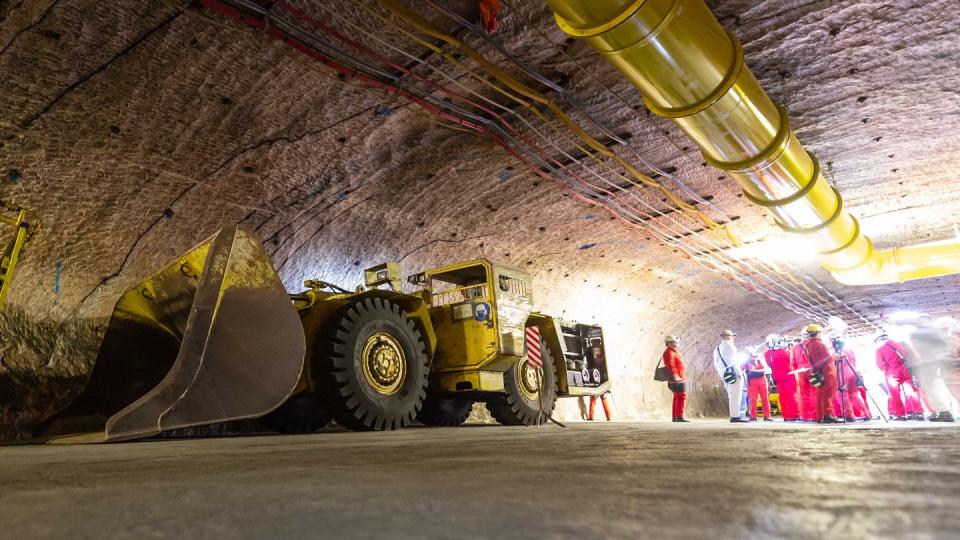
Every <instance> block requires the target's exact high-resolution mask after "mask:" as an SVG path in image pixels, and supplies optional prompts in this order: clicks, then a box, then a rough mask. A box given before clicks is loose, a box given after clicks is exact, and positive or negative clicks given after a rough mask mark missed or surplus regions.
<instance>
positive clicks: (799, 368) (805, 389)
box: [791, 328, 817, 422]
mask: <svg viewBox="0 0 960 540" xmlns="http://www.w3.org/2000/svg"><path fill="white" fill-rule="evenodd" d="M800 338H801V340H800V343H797V344H796V345H794V346H793V350H792V351H791V354H792V356H793V365H794V368H793V369H794V371H796V376H797V390H798V396H797V397H798V399H797V401H798V402H799V404H800V418H801V419H802V421H804V422H816V421H817V393H816V388H814V387H813V385H811V384H810V370H811V367H810V361H809V360H807V355H806V354H804V351H803V347H804V345H806V343H807V341H808V340H809V338H810V336H808V335H807V330H806V328H804V329H803V331H801V333H800Z"/></svg>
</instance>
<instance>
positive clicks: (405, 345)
mask: <svg viewBox="0 0 960 540" xmlns="http://www.w3.org/2000/svg"><path fill="white" fill-rule="evenodd" d="M321 341H322V342H323V343H321V344H319V345H320V346H319V347H318V353H319V354H316V355H314V358H313V362H312V364H313V369H314V379H315V380H316V381H317V383H318V385H319V386H320V387H321V388H320V390H321V393H322V395H324V396H325V399H326V400H327V403H328V404H329V405H330V411H331V413H332V415H333V419H334V420H336V421H337V423H338V424H340V425H341V426H343V427H345V428H347V429H353V430H358V431H369V430H377V431H381V430H392V429H398V428H401V427H403V426H405V425H407V424H410V423H411V422H413V421H414V419H415V418H416V416H417V413H418V412H419V411H420V407H421V405H422V404H423V400H424V398H425V397H426V395H427V375H428V371H429V364H428V362H429V360H428V358H427V353H426V345H425V344H424V342H423V337H422V336H421V335H420V331H419V330H418V329H417V327H416V325H414V323H413V321H412V320H410V318H409V317H407V315H406V314H405V313H404V312H403V311H402V310H401V309H400V307H399V306H397V305H396V304H394V303H392V302H390V301H389V300H384V299H382V298H364V299H362V300H359V301H357V302H356V303H354V304H351V305H350V306H347V307H346V308H343V309H341V310H339V311H338V312H337V314H335V315H334V316H333V318H332V320H331V325H330V327H329V328H328V332H327V334H326V336H325V338H323V339H322V340H321Z"/></svg>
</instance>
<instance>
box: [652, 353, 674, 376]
mask: <svg viewBox="0 0 960 540" xmlns="http://www.w3.org/2000/svg"><path fill="white" fill-rule="evenodd" d="M662 363H663V358H661V359H660V361H659V362H658V363H657V369H655V370H653V380H655V381H661V382H663V381H669V380H670V379H672V378H673V377H671V376H670V370H669V369H667V366H661V365H660V364H662Z"/></svg>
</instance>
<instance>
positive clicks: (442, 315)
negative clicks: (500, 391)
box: [424, 259, 519, 391]
mask: <svg viewBox="0 0 960 540" xmlns="http://www.w3.org/2000/svg"><path fill="white" fill-rule="evenodd" d="M474 267H479V268H482V269H483V273H484V285H486V290H487V296H486V297H484V298H477V299H467V298H465V299H464V302H462V303H470V304H472V303H473V300H476V301H483V302H486V303H487V304H488V305H489V306H490V318H489V320H488V321H477V320H475V319H474V318H473V317H472V316H471V317H470V318H469V319H460V320H456V319H455V317H454V309H455V308H454V306H455V305H457V304H445V305H432V302H433V301H434V298H435V295H436V294H448V293H453V292H456V291H466V290H469V289H471V288H473V287H476V286H477V285H476V284H474V285H467V286H462V287H456V288H454V289H451V290H449V291H442V292H440V293H436V292H434V291H433V289H432V280H433V279H435V276H439V275H443V274H450V273H457V272H459V271H462V270H466V269H469V268H474ZM424 275H425V277H426V280H427V283H426V285H427V289H426V290H427V293H428V294H429V298H430V301H431V306H430V307H429V312H430V320H431V321H432V323H433V327H434V331H435V332H436V334H437V341H438V353H439V354H438V356H437V358H436V359H435V360H436V361H435V364H434V369H433V370H432V372H431V373H432V374H435V375H438V376H441V377H439V380H442V381H444V384H445V386H446V385H447V384H450V383H455V382H459V381H456V380H455V379H456V378H450V377H442V375H443V374H454V373H466V372H478V370H480V369H481V368H484V367H487V366H488V364H490V363H491V362H493V361H494V360H496V359H497V357H498V356H499V350H500V335H499V332H498V331H497V328H498V326H499V313H498V310H497V306H496V302H495V300H494V298H493V294H494V293H493V287H494V285H493V275H494V264H493V263H491V262H490V261H488V260H486V259H475V260H472V261H465V262H461V263H457V264H452V265H448V266H443V267H440V268H434V269H431V270H427V271H426V272H424ZM471 309H472V307H471ZM516 359H517V360H519V357H517V358H516ZM476 377H477V381H478V382H479V373H477V374H476ZM449 390H451V391H454V390H455V385H454V387H453V388H450V389H449Z"/></svg>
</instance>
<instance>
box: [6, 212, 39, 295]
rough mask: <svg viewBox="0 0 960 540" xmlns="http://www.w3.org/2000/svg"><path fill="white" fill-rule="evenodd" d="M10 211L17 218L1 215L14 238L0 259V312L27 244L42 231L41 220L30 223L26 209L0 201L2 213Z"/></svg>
mask: <svg viewBox="0 0 960 540" xmlns="http://www.w3.org/2000/svg"><path fill="white" fill-rule="evenodd" d="M2 211H9V212H13V213H15V214H16V217H10V216H7V215H4V214H3V213H0V223H3V224H5V225H9V226H11V227H13V229H14V233H13V238H11V239H10V242H9V243H8V244H7V247H6V249H4V251H3V255H2V258H0V310H2V309H3V303H4V301H5V300H6V299H7V293H9V292H10V283H11V281H13V272H14V270H16V269H17V263H18V262H19V261H20V255H21V253H22V252H23V248H24V247H25V246H26V245H27V242H29V241H30V239H31V238H32V237H33V235H34V234H35V233H36V232H37V231H38V230H39V229H40V220H38V219H34V220H30V221H28V219H27V218H28V216H29V215H30V213H29V212H27V211H26V210H25V209H23V208H21V207H19V206H14V205H12V204H9V203H7V202H4V201H0V212H2Z"/></svg>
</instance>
